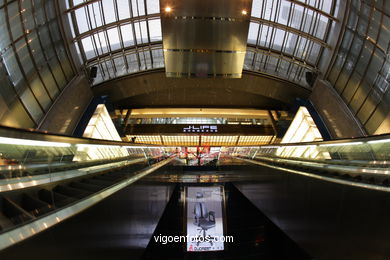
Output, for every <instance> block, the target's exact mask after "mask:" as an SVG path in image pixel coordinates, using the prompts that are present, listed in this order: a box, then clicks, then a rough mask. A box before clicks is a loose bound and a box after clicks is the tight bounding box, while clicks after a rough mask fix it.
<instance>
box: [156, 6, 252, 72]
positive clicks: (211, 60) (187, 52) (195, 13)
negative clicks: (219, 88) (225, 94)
mask: <svg viewBox="0 0 390 260" xmlns="http://www.w3.org/2000/svg"><path fill="white" fill-rule="evenodd" d="M160 7H161V26H162V35H163V47H164V57H165V69H166V76H167V77H198V78H207V77H224V78H241V75H242V70H243V66H244V58H245V53H246V45H247V38H248V30H249V20H250V13H251V7H252V1H251V0H240V1H237V0H225V1H221V0H209V1H198V0H173V1H172V0H160Z"/></svg>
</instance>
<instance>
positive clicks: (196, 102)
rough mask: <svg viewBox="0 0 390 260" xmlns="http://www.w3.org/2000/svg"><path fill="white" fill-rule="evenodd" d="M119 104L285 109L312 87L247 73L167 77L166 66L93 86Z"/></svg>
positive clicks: (142, 106)
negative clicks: (230, 76) (227, 76)
mask: <svg viewBox="0 0 390 260" xmlns="http://www.w3.org/2000/svg"><path fill="white" fill-rule="evenodd" d="M92 89H93V91H94V94H95V95H96V96H108V97H109V99H110V101H111V102H112V103H113V105H114V106H116V107H118V108H147V107H218V108H258V109H275V110H282V109H283V110H285V109H288V108H289V107H291V105H292V104H294V101H295V99H296V98H307V97H308V95H309V94H310V90H308V89H306V88H303V87H301V86H298V85H296V84H293V83H289V82H287V81H282V80H278V79H273V78H271V77H267V76H259V75H258V74H252V73H245V72H244V74H243V77H242V78H241V79H222V78H191V79H188V78H167V77H166V76H165V71H164V70H157V71H153V72H148V73H140V74H135V75H132V76H127V77H124V78H119V79H117V80H113V81H110V82H107V83H104V84H100V85H97V86H95V87H93V88H92Z"/></svg>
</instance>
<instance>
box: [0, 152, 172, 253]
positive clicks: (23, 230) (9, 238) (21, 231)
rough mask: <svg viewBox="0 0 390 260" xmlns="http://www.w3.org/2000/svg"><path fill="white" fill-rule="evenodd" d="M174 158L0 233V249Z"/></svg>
mask: <svg viewBox="0 0 390 260" xmlns="http://www.w3.org/2000/svg"><path fill="white" fill-rule="evenodd" d="M173 159H174V158H169V159H166V160H164V161H162V162H159V163H156V164H154V165H152V166H150V167H148V168H146V169H144V170H141V171H138V172H137V173H136V175H135V176H132V177H130V178H128V179H126V180H123V181H121V182H119V183H117V184H114V185H113V186H111V187H108V188H106V189H104V190H102V191H101V192H99V193H97V194H94V195H91V196H89V197H87V198H85V199H82V200H80V201H78V202H76V203H74V204H72V205H70V206H68V207H65V208H62V209H59V210H57V211H55V212H52V213H49V215H47V216H45V217H42V218H39V219H35V220H33V221H31V222H30V223H27V224H24V225H22V226H20V227H17V228H15V229H12V230H10V231H8V232H5V233H2V234H0V250H2V249H5V248H7V247H9V246H12V245H14V244H16V243H18V242H20V241H22V240H24V239H26V238H29V237H32V236H33V235H36V234H37V233H39V232H42V231H44V230H46V229H48V228H50V227H52V226H54V225H56V224H58V223H60V222H62V221H64V220H66V219H68V218H70V217H72V216H74V215H76V214H78V213H80V212H82V211H84V210H86V209H87V208H89V207H91V206H93V205H95V204H96V203H98V202H99V201H102V200H103V199H105V198H107V197H109V196H111V195H112V194H114V193H115V192H117V191H119V190H121V189H123V188H125V187H127V186H128V185H130V184H132V183H134V182H135V181H137V180H139V179H141V178H142V177H144V176H146V175H148V174H150V173H152V172H154V171H155V170H157V169H159V168H161V167H162V166H164V165H166V164H168V163H169V162H171V161H172V160H173Z"/></svg>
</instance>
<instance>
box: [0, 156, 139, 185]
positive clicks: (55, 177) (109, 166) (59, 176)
mask: <svg viewBox="0 0 390 260" xmlns="http://www.w3.org/2000/svg"><path fill="white" fill-rule="evenodd" d="M143 161H145V159H144V158H142V159H136V160H131V161H127V160H125V161H121V162H113V163H106V164H103V165H94V166H89V167H84V168H80V169H75V170H68V171H60V172H52V173H47V174H37V175H32V176H26V177H17V178H10V179H4V180H0V192H6V191H15V190H21V189H25V188H30V187H34V186H38V185H43V184H48V183H53V182H58V181H63V180H68V179H72V178H76V177H80V176H85V175H89V174H93V173H98V172H102V171H106V170H113V169H116V168H120V167H125V166H129V165H132V164H135V163H138V162H143Z"/></svg>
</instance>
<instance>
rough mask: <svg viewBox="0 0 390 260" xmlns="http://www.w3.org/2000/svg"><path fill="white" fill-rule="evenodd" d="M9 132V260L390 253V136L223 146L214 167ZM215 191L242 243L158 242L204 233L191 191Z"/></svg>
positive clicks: (0, 244)
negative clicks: (198, 248)
mask: <svg viewBox="0 0 390 260" xmlns="http://www.w3.org/2000/svg"><path fill="white" fill-rule="evenodd" d="M0 135H2V137H0V151H1V152H0V249H1V251H0V259H19V258H26V257H29V258H33V259H34V258H37V259H38V258H39V259H52V258H57V259H69V258H74V259H92V258H93V259H106V258H114V259H122V258H123V259H124V258H126V259H127V258H129V257H134V258H136V259H140V258H142V259H164V258H165V259H253V258H263V259H388V258H389V256H390V247H389V245H388V243H387V241H389V240H390V235H389V234H390V225H389V224H388V219H390V204H389V203H390V177H389V176H390V175H389V174H390V171H389V168H390V145H389V144H390V135H382V136H374V137H366V138H358V139H348V140H336V141H326V142H311V143H301V144H273V145H264V146H249V147H220V148H219V152H218V161H212V163H210V164H209V165H206V166H188V165H185V164H184V163H183V162H182V160H180V159H178V157H179V156H177V157H176V155H177V150H178V149H179V148H178V147H157V146H151V145H150V146H148V145H146V146H140V145H135V144H133V143H124V142H112V141H104V140H92V139H85V138H73V137H65V136H58V135H48V134H44V133H34V132H23V131H21V130H16V129H6V128H4V129H3V128H0ZM215 186H218V187H221V189H222V190H223V192H222V193H223V194H224V200H223V203H222V205H223V212H224V213H223V218H224V219H225V220H224V231H225V232H226V233H225V234H226V235H232V236H233V237H235V243H232V244H225V245H226V247H220V248H219V249H218V250H216V251H212V250H211V251H212V252H201V253H200V252H189V251H188V248H187V249H186V247H185V245H184V244H183V243H181V244H171V245H170V246H166V245H162V244H161V243H158V242H156V241H154V240H153V236H158V235H159V234H164V235H168V234H171V235H185V234H186V233H185V232H186V228H185V226H186V225H187V229H188V225H189V224H188V223H190V225H191V226H192V228H194V225H195V224H194V223H196V222H197V219H196V218H198V216H197V217H196V218H195V219H191V220H188V216H190V217H191V218H194V216H193V214H195V213H194V212H195V209H191V210H193V211H188V210H189V206H188V205H189V204H185V203H184V202H183V201H187V197H186V196H187V195H188V194H189V193H188V189H189V188H190V187H206V188H209V187H215ZM206 188H205V189H206ZM202 194H203V193H202ZM202 196H203V195H202ZM202 196H200V197H199V198H203V197H202ZM188 201H190V200H188ZM183 203H184V204H183ZM186 203H187V202H186ZM214 214H215V212H214V213H212V214H210V215H207V216H208V219H207V221H208V222H207V221H206V222H207V223H208V224H210V225H211V226H213V225H215V223H216V222H215V218H216V217H215V215H214ZM210 216H213V217H210ZM213 218H214V220H213ZM219 218H221V216H219ZM186 219H187V224H186V223H185V221H186ZM188 221H189V222H188ZM197 228H198V229H197V231H196V232H198V233H197V234H198V235H201V234H202V232H204V234H205V232H206V231H205V230H206V228H203V231H202V228H199V227H197ZM43 231H44V232H43ZM210 246H211V247H213V246H214V245H213V244H212V243H210ZM221 248H222V249H221ZM59 255H60V256H59Z"/></svg>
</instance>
